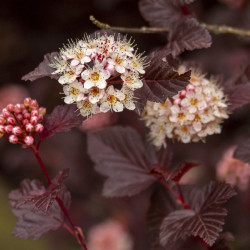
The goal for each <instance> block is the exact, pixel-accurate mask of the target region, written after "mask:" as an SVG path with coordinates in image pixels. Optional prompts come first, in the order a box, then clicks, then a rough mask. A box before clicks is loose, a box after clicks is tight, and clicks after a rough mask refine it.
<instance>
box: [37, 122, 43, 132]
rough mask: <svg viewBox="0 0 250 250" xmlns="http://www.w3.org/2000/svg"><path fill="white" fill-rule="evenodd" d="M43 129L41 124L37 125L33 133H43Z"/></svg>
mask: <svg viewBox="0 0 250 250" xmlns="http://www.w3.org/2000/svg"><path fill="white" fill-rule="evenodd" d="M43 129H44V126H43V125H42V124H37V125H36V126H35V131H36V132H37V133H41V132H43Z"/></svg>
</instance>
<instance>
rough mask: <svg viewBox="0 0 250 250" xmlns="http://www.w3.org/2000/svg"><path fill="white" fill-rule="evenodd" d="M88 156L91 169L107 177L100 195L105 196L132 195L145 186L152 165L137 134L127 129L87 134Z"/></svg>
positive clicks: (150, 180)
mask: <svg viewBox="0 0 250 250" xmlns="http://www.w3.org/2000/svg"><path fill="white" fill-rule="evenodd" d="M88 153H89V155H90V157H91V159H92V160H93V161H94V162H95V164H96V165H95V169H96V170H97V171H98V172H99V173H101V174H103V175H105V176H107V177H108V179H107V180H106V182H105V184H104V190H103V193H104V195H105V196H109V197H122V196H132V195H135V194H137V193H139V192H141V191H143V190H144V189H146V188H147V187H149V186H150V185H151V184H152V183H153V182H154V181H155V180H156V177H154V176H153V175H150V170H151V169H152V167H153V163H154V162H156V160H155V154H154V151H152V150H150V151H149V150H147V148H146V145H145V142H144V141H143V140H142V138H141V137H140V135H139V134H138V133H137V132H136V131H135V130H134V129H132V128H130V127H120V126H116V127H112V128H108V129H105V130H102V131H100V132H96V133H89V134H88Z"/></svg>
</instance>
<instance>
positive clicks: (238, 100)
mask: <svg viewBox="0 0 250 250" xmlns="http://www.w3.org/2000/svg"><path fill="white" fill-rule="evenodd" d="M228 85H229V86H228ZM224 91H225V94H226V95H227V97H228V103H229V111H234V110H235V109H237V108H240V107H242V106H244V105H246V104H248V103H250V95H249V93H250V60H248V61H246V62H245V63H244V64H243V65H242V69H241V71H240V73H239V74H238V75H237V76H236V77H235V78H233V79H231V80H230V81H229V82H228V83H227V84H226V87H225V89H224Z"/></svg>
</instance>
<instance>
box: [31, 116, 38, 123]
mask: <svg viewBox="0 0 250 250" xmlns="http://www.w3.org/2000/svg"><path fill="white" fill-rule="evenodd" d="M30 123H31V124H32V125H36V124H37V123H38V117H37V116H32V117H31V118H30Z"/></svg>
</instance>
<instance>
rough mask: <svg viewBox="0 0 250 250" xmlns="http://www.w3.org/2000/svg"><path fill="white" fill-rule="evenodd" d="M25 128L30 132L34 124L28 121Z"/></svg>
mask: <svg viewBox="0 0 250 250" xmlns="http://www.w3.org/2000/svg"><path fill="white" fill-rule="evenodd" d="M25 130H26V131H27V132H29V133H30V132H32V131H33V130H34V126H33V125H32V124H31V123H28V124H26V125H25Z"/></svg>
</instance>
